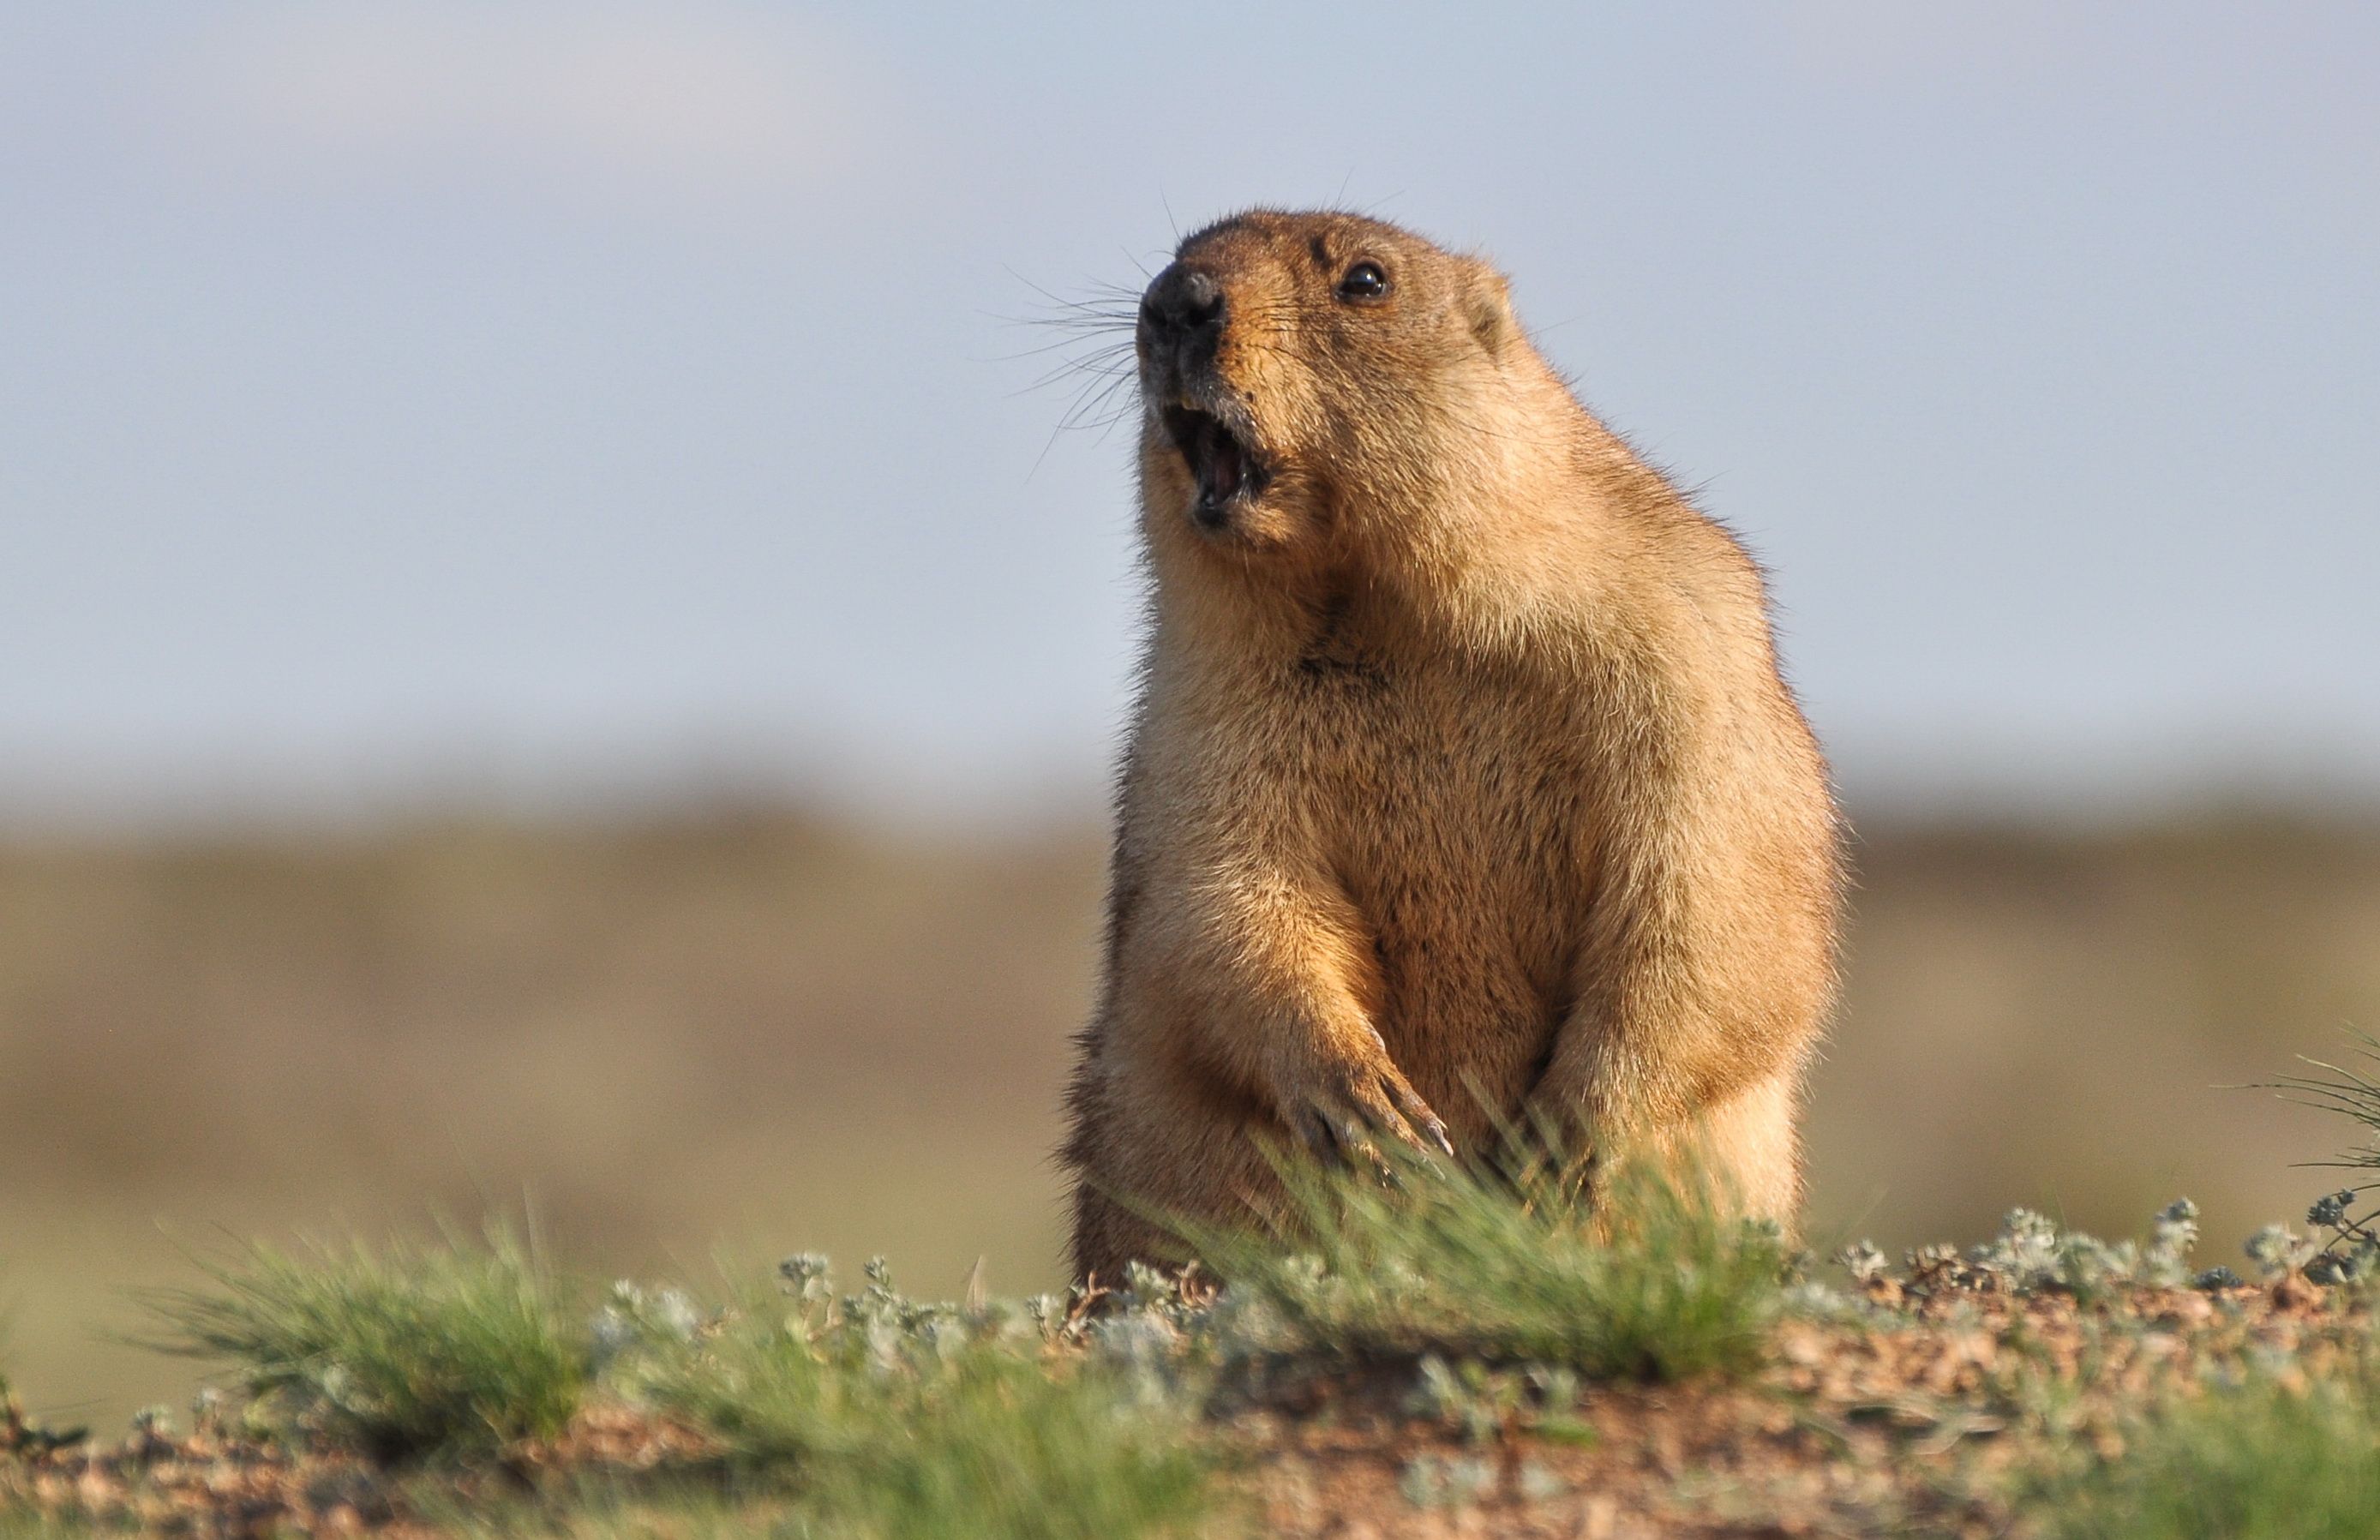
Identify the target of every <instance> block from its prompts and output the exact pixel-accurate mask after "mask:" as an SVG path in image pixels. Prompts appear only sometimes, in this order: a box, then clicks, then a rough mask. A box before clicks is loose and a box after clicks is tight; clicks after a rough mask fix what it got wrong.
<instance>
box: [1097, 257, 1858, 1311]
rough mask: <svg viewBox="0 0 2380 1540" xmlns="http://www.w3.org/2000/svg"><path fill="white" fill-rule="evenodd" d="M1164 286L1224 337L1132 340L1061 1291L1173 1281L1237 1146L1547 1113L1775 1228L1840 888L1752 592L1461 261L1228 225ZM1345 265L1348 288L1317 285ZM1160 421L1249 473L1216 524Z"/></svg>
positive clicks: (1788, 1198)
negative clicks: (1111, 753) (1102, 940)
mask: <svg viewBox="0 0 2380 1540" xmlns="http://www.w3.org/2000/svg"><path fill="white" fill-rule="evenodd" d="M1178 258H1179V261H1181V262H1183V263H1189V264H1194V265H1195V266H1196V268H1198V269H1200V270H1203V271H1204V272H1206V273H1208V274H1210V275H1211V276H1212V277H1213V279H1214V280H1215V281H1216V282H1217V284H1218V285H1220V289H1221V292H1222V293H1223V295H1224V296H1225V299H1226V303H1227V306H1228V309H1227V312H1226V319H1225V321H1224V322H1223V325H1222V329H1221V332H1220V339H1219V341H1218V342H1217V343H1216V344H1215V346H1214V350H1213V354H1212V363H1211V367H1206V366H1198V367H1193V366H1191V365H1188V364H1184V365H1182V366H1181V367H1179V368H1177V367H1175V365H1174V364H1173V362H1172V358H1173V355H1172V354H1170V353H1167V352H1166V351H1165V349H1164V348H1163V347H1161V346H1158V347H1153V346H1152V343H1151V340H1150V338H1151V333H1150V322H1149V321H1148V320H1147V312H1146V311H1144V320H1143V323H1142V327H1141V334H1140V361H1141V385H1142V391H1143V398H1144V405H1145V406H1147V411H1146V413H1145V414H1144V417H1145V421H1144V430H1143V433H1142V442H1141V450H1140V490H1141V502H1142V515H1143V532H1144V537H1145V540H1146V546H1147V560H1148V564H1149V566H1150V568H1151V570H1152V572H1153V574H1154V576H1155V593H1154V600H1153V604H1152V614H1151V628H1150V634H1149V637H1148V642H1147V655H1146V659H1145V680H1144V686H1143V689H1142V693H1141V697H1140V700H1139V704H1138V708H1137V711H1136V714H1135V720H1134V722H1133V726H1132V730H1131V736H1130V741H1129V745H1128V746H1127V748H1126V751H1125V754H1124V758H1123V769H1122V774H1121V785H1120V790H1119V813H1118V820H1117V832H1116V845H1115V855H1114V864H1113V869H1112V875H1111V897H1110V902H1109V916H1108V932H1107V956H1106V965H1105V973H1104V980H1103V988H1102V991H1101V998H1100V1001H1099V1008H1098V1013H1097V1015H1096V1017H1095V1018H1094V1019H1093V1021H1092V1022H1091V1024H1090V1025H1089V1026H1088V1028H1087V1030H1086V1031H1085V1032H1084V1033H1083V1035H1082V1039H1081V1048H1082V1057H1081V1061H1080V1063H1079V1065H1078V1067H1077V1069H1076V1071H1075V1078H1074V1082H1073V1085H1072V1089H1071V1091H1070V1093H1069V1102H1070V1110H1071V1114H1072V1120H1073V1134H1072V1137H1071V1139H1070V1141H1069V1143H1068V1145H1067V1146H1066V1150H1065V1159H1066V1160H1067V1162H1068V1164H1069V1165H1070V1166H1071V1167H1072V1168H1073V1170H1074V1172H1075V1177H1076V1193H1075V1243H1074V1261H1075V1267H1076V1269H1077V1271H1078V1273H1093V1272H1096V1273H1098V1274H1099V1275H1101V1276H1104V1277H1114V1276H1116V1275H1117V1274H1118V1272H1119V1271H1120V1270H1121V1268H1122V1267H1123V1264H1124V1263H1125V1262H1126V1261H1128V1260H1132V1259H1145V1260H1153V1261H1154V1260H1169V1259H1179V1258H1180V1257H1181V1256H1182V1255H1183V1253H1184V1248H1183V1246H1182V1245H1181V1243H1179V1242H1178V1241H1176V1240H1174V1239H1172V1237H1170V1236H1169V1234H1168V1233H1167V1231H1165V1229H1164V1228H1163V1227H1162V1226H1161V1225H1160V1224H1158V1223H1156V1222H1154V1221H1153V1220H1152V1219H1150V1218H1149V1217H1148V1215H1149V1213H1150V1212H1152V1211H1155V1212H1163V1213H1167V1214H1175V1213H1179V1214H1185V1215H1189V1216H1193V1217H1196V1218H1201V1219H1225V1220H1230V1219H1245V1217H1246V1216H1247V1213H1248V1206H1249V1205H1250V1204H1252V1203H1253V1204H1257V1205H1259V1206H1261V1205H1262V1204H1263V1203H1264V1201H1265V1199H1266V1195H1267V1194H1269V1192H1271V1191H1273V1190H1274V1187H1275V1182H1274V1177H1273V1174H1272V1171H1271V1169H1270V1167H1269V1164H1268V1162H1267V1158H1266V1156H1265V1154H1264V1146H1266V1144H1267V1143H1268V1142H1269V1143H1271V1144H1274V1145H1283V1144H1288V1143H1290V1142H1292V1141H1294V1140H1297V1139H1305V1140H1307V1141H1308V1142H1310V1143H1315V1144H1318V1145H1323V1146H1329V1145H1332V1144H1336V1145H1338V1146H1341V1147H1342V1148H1343V1147H1346V1146H1356V1145H1360V1144H1361V1142H1362V1140H1363V1139H1364V1138H1366V1137H1367V1136H1369V1135H1370V1134H1382V1135H1385V1136H1394V1137H1398V1138H1405V1139H1411V1140H1414V1141H1415V1142H1416V1143H1419V1142H1425V1141H1427V1140H1428V1139H1429V1138H1430V1136H1431V1134H1432V1132H1433V1129H1432V1125H1433V1122H1434V1119H1442V1120H1443V1126H1444V1128H1445V1130H1446V1133H1447V1134H1448V1136H1449V1138H1450V1139H1451V1143H1452V1145H1453V1146H1454V1147H1455V1148H1457V1149H1458V1150H1461V1151H1463V1152H1465V1153H1471V1152H1476V1151H1479V1150H1481V1149H1482V1148H1483V1146H1488V1145H1489V1144H1491V1143H1492V1142H1493V1140H1494V1139H1495V1137H1496V1130H1497V1127H1498V1125H1499V1122H1500V1121H1502V1122H1505V1123H1507V1124H1509V1123H1510V1122H1512V1121H1513V1120H1516V1119H1519V1118H1522V1117H1524V1116H1537V1115H1551V1116H1554V1117H1557V1118H1559V1119H1560V1120H1562V1121H1563V1122H1565V1123H1566V1124H1567V1125H1568V1126H1569V1127H1570V1128H1571V1129H1572V1130H1573V1136H1574V1137H1575V1138H1577V1139H1579V1140H1581V1141H1583V1142H1585V1144H1586V1145H1587V1146H1590V1147H1592V1148H1593V1149H1594V1150H1596V1151H1597V1152H1598V1154H1602V1155H1609V1154H1610V1153H1611V1152H1613V1151H1615V1150H1617V1149H1620V1148H1628V1149H1632V1150H1649V1151H1652V1152H1654V1153H1655V1154H1656V1155H1658V1156H1665V1157H1668V1158H1672V1159H1675V1160H1679V1161H1688V1160H1691V1161H1693V1162H1694V1163H1695V1164H1696V1165H1697V1166H1698V1167H1700V1168H1704V1169H1707V1170H1711V1171H1713V1172H1714V1173H1715V1174H1716V1176H1717V1177H1718V1179H1719V1180H1720V1181H1722V1182H1724V1183H1725V1184H1726V1186H1727V1187H1728V1188H1729V1189H1730V1191H1731V1192H1732V1193H1733V1194H1736V1197H1737V1199H1738V1200H1739V1201H1740V1202H1741V1204H1742V1205H1743V1207H1745V1208H1747V1209H1748V1210H1749V1211H1751V1212H1754V1213H1758V1214H1763V1215H1770V1216H1774V1217H1776V1218H1778V1219H1780V1220H1784V1221H1787V1222H1789V1223H1790V1221H1791V1216H1792V1212H1793V1210H1794V1208H1795V1207H1796V1204H1797V1202H1798V1199H1799V1194H1800V1184H1801V1182H1800V1158H1799V1152H1798V1147H1797V1143H1796V1138H1795V1134H1794V1128H1793V1124H1794V1119H1795V1115H1796V1112H1797V1110H1798V1103H1799V1100H1800V1088H1801V1083H1802V1077H1803V1066H1804V1064H1805V1062H1806V1061H1807V1060H1808V1058H1809V1056H1810V1053H1811V1051H1812V1049H1813V1047H1814V1045H1815V1042H1816V1041H1817V1039H1818V1037H1819V1035H1820V1033H1821V1031H1822V1028H1823V1025H1824V1021H1825V1018H1826V1016H1827V1013H1828V1008H1829V1004H1830V1001H1831V999H1832V994H1833V985H1834V967H1835V955H1834V954H1835V937H1836V925H1837V909H1838V903H1839V891H1840V877H1839V871H1838V826H1837V819H1836V814H1835V808H1834V805H1833V801H1832V798H1831V796H1830V795H1829V793H1828V783H1827V775H1826V769H1825V765H1824V762H1823V760H1822V759H1821V758H1820V757H1819V753H1818V749H1817V746H1816V745H1815V742H1814V741H1813V739H1812V737H1811V734H1810V732H1809V729H1808V727H1807V725H1806V724H1805V723H1804V721H1803V718H1802V714H1801V712H1800V710H1799V709H1797V708H1796V706H1795V704H1794V701H1793V698H1792V696H1791V693H1790V691H1789V690H1788V689H1787V687H1786V685H1784V683H1783V681H1782V680H1781V679H1780V678H1779V674H1778V671H1777V664H1776V659H1775V654H1774V651H1773V649H1772V647H1771V643H1770V638H1769V629H1768V621H1767V601H1766V595H1765V592H1764V589H1763V586H1762V581H1761V576H1760V574H1759V572H1758V569H1757V568H1756V567H1755V565H1754V564H1753V562H1752V561H1751V559H1750V558H1749V557H1747V556H1746V555H1745V553H1744V552H1743V550H1742V549H1741V548H1740V547H1739V546H1738V545H1737V544H1736V543H1735V541H1734V540H1732V539H1731V538H1730V536H1729V535H1728V534H1727V532H1726V531H1724V530H1723V529H1721V528H1720V527H1718V525H1717V524H1715V523H1713V522H1712V521H1711V520H1710V519H1708V518H1706V517H1705V516H1704V515H1701V514H1699V513H1697V512H1696V511H1695V510H1694V508H1692V507H1691V506H1689V505H1688V504H1687V503H1686V501H1685V500H1684V499H1683V498H1682V496H1681V495H1680V494H1679V493H1678V492H1677V491H1675V490H1674V489H1673V488H1671V487H1670V484H1669V483H1668V482H1667V481H1665V480H1664V479H1662V478H1661V476H1660V475H1659V474H1658V473H1657V472H1656V471H1654V470H1653V469H1651V468H1650V467H1647V466H1645V464H1644V463H1643V462H1642V461H1640V460H1638V459H1637V458H1636V457H1635V456H1634V455H1633V454H1632V453H1631V452H1630V451H1629V449H1628V448H1627V447H1626V446H1625V445H1624V444H1623V443H1621V441H1620V440H1619V439H1618V438H1617V437H1616V436H1614V435H1613V434H1612V433H1611V432H1610V431H1609V430H1607V429H1606V428H1604V427H1603V425H1602V424H1601V423H1599V422H1597V420H1596V419H1595V418H1593V417H1591V416H1590V415H1589V414H1588V413H1587V412H1586V411H1585V409H1584V408H1583V407H1581V406H1579V404H1578V403H1577V402H1576V401H1575V400H1574V399H1573V396H1572V395H1571V394H1570V392H1569V390H1568V389H1567V387H1566V386H1565V385H1564V384H1563V382H1561V380H1560V378H1559V377H1558V376H1557V375H1556V374H1555V373H1554V371H1553V370H1551V369H1550V368H1549V367H1548V365H1547V364H1546V362H1545V361H1544V359H1543V358H1541V357H1540V356H1539V355H1538V353H1537V351H1536V348H1535V347H1534V346H1531V344H1530V342H1529V341H1528V339H1527V338H1526V337H1525V336H1524V334H1523V333H1522V332H1521V329H1520V327H1519V326H1518V324H1517V323H1516V322H1515V321H1513V319H1512V311H1511V309H1510V307H1509V303H1508V301H1507V298H1506V289H1505V283H1504V280H1503V279H1502V278H1501V277H1500V276H1499V275H1498V274H1497V273H1495V272H1494V271H1493V270H1491V269H1490V268H1488V266H1486V265H1485V264H1484V263H1482V262H1479V261H1475V260H1472V259H1469V258H1465V257H1461V256H1456V255H1452V254H1450V253H1447V252H1444V251H1441V250H1439V249H1437V248H1436V247H1433V246H1431V245H1430V244H1428V243H1427V242H1426V241H1424V240H1421V239H1420V238H1418V237H1416V236H1413V235H1410V234H1408V233H1406V232H1404V231H1403V230H1400V229H1398V228H1396V227H1394V226H1391V225H1388V224H1380V223H1378V222H1376V221H1372V220H1368V219H1362V218H1357V217H1354V216H1351V215H1345V214H1338V213H1318V214H1291V213H1277V212H1253V213H1249V214H1245V215H1242V216H1239V217H1236V218H1233V219H1230V220H1226V221H1224V222H1222V223H1220V224H1216V225H1214V226H1212V227H1210V228H1208V229H1207V230H1204V231H1201V232H1199V233H1198V234H1196V235H1195V236H1191V237H1190V238H1189V239H1188V240H1185V241H1184V242H1183V243H1182V247H1181V249H1180V252H1179V253H1178ZM1366 259H1368V260H1371V261H1376V262H1378V264H1380V265H1381V266H1382V267H1383V268H1384V269H1385V270H1386V272H1387V273H1388V276H1389V281H1390V287H1389V292H1388V294H1387V296H1386V297H1384V298H1380V299H1378V300H1374V301H1372V302H1370V303H1354V302H1351V301H1350V300H1348V299H1346V298H1343V297H1340V296H1339V295H1338V294H1337V293H1336V292H1335V291H1336V286H1337V285H1338V284H1339V282H1340V280H1341V278H1342V274H1344V273H1346V271H1347V269H1348V267H1349V265H1350V264H1351V263H1353V262H1354V261H1359V260H1366ZM1152 292H1154V291H1152ZM1183 401H1186V402H1188V403H1190V404H1192V405H1195V406H1199V407H1201V408H1202V409H1205V410H1208V411H1209V412H1211V413H1213V414H1214V415H1215V416H1216V417H1218V418H1220V419H1221V420H1224V421H1226V422H1229V423H1232V424H1233V425H1234V426H1235V427H1238V428H1240V429H1241V430H1243V436H1244V437H1245V439H1246V440H1247V441H1248V442H1249V443H1250V445H1251V447H1252V448H1254V449H1255V450H1256V452H1257V455H1258V457H1259V458H1260V459H1261V460H1262V461H1263V463H1264V464H1266V465H1267V466H1268V467H1269V468H1270V470H1271V473H1272V474H1271V479H1269V482H1267V483H1266V484H1265V485H1264V486H1263V487H1262V490H1261V491H1259V492H1258V493H1257V494H1256V495H1255V496H1253V497H1252V498H1249V499H1245V500H1243V501H1242V503H1240V504H1239V505H1238V506H1236V507H1235V508H1234V509H1233V513H1232V515H1231V516H1230V518H1229V521H1228V523H1227V524H1225V525H1224V526H1223V527H1220V528H1210V527H1203V526H1202V525H1201V524H1200V523H1199V522H1198V521H1197V520H1196V519H1194V518H1193V517H1192V516H1191V509H1192V506H1193V503H1195V502H1196V499H1197V497H1198V489H1197V486H1196V483H1195V482H1194V480H1193V479H1192V474H1191V471H1190V470H1189V469H1188V468H1187V467H1186V465H1185V457H1184V453H1183V452H1181V451H1180V450H1177V448H1176V447H1175V445H1174V443H1173V441H1172V439H1171V438H1170V437H1169V436H1168V434H1167V432H1166V430H1165V428H1164V426H1163V423H1162V421H1161V420H1160V413H1161V410H1162V408H1164V407H1165V406H1168V405H1172V404H1175V403H1177V402H1183ZM1425 1104H1426V1105H1425Z"/></svg>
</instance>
